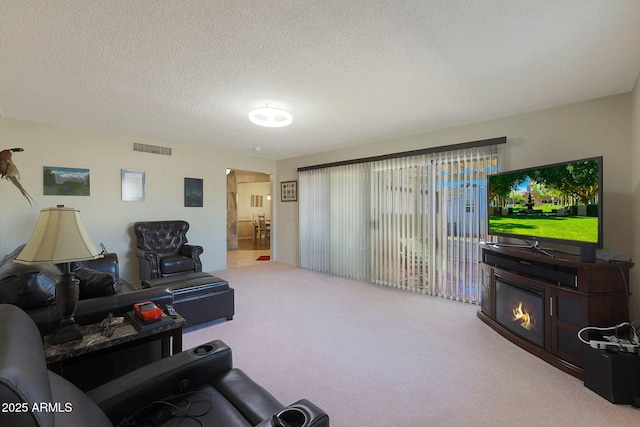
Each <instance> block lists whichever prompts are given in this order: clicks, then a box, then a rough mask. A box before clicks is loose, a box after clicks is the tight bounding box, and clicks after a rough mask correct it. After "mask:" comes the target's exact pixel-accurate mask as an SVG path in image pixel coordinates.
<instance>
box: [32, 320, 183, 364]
mask: <svg viewBox="0 0 640 427" xmlns="http://www.w3.org/2000/svg"><path fill="white" fill-rule="evenodd" d="M162 316H163V318H166V317H167V315H166V314H164V313H163V314H162ZM185 323H186V321H185V319H184V318H183V317H182V316H180V315H178V318H177V319H175V320H174V321H173V322H171V323H168V324H163V325H161V326H158V327H157V328H153V329H149V330H147V331H141V332H138V331H137V330H136V329H135V328H134V327H133V325H131V323H130V322H129V321H128V320H127V318H126V317H125V318H124V320H123V321H122V323H120V324H118V325H115V330H114V331H113V335H111V336H107V335H105V334H103V333H102V331H103V328H101V327H100V324H99V323H95V324H91V325H86V326H82V341H80V340H75V341H68V342H65V343H60V344H53V343H52V342H51V339H52V335H47V336H45V337H44V353H45V356H46V358H47V363H54V362H59V361H61V360H65V359H70V358H72V357H77V356H80V355H82V354H85V353H91V352H93V351H98V350H102V349H105V348H109V347H113V346H116V345H119V344H124V343H127V342H129V341H133V340H137V339H141V338H145V337H148V336H152V335H155V334H159V333H162V332H166V331H170V330H173V329H177V328H180V327H183V326H184V324H185Z"/></svg>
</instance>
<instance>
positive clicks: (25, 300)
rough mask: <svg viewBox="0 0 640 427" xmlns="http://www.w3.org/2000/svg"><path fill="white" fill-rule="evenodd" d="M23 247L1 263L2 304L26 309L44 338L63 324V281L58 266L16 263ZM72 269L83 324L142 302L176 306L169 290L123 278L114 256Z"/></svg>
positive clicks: (120, 312) (119, 312)
mask: <svg viewBox="0 0 640 427" xmlns="http://www.w3.org/2000/svg"><path fill="white" fill-rule="evenodd" d="M23 247H24V245H23V246H19V247H17V248H16V249H14V250H13V251H12V252H11V253H9V254H8V255H6V256H5V257H4V258H3V259H2V261H0V303H7V304H13V305H16V306H18V307H20V308H22V309H23V310H25V311H26V312H27V313H28V314H29V316H31V318H32V319H33V320H34V322H35V323H36V325H37V326H38V329H39V330H40V334H41V335H43V336H44V335H47V334H50V333H52V332H53V331H54V330H55V329H56V328H57V327H58V326H59V325H60V313H59V312H58V308H57V307H56V304H55V285H56V283H57V282H58V281H59V280H60V276H61V271H60V269H59V268H58V267H57V266H55V265H48V264H40V265H24V264H16V263H14V262H13V260H14V259H15V258H16V257H17V256H18V254H19V253H20V251H21V250H22V248H23ZM71 267H72V270H74V271H75V272H76V277H77V278H79V279H80V301H78V306H77V308H76V312H75V318H76V322H77V323H79V324H81V325H87V324H91V323H97V322H100V321H101V320H102V319H104V318H105V316H106V314H107V313H109V312H112V313H113V314H114V315H116V316H123V315H124V313H125V312H126V311H130V310H131V307H132V306H133V304H134V303H137V302H141V301H153V302H155V303H156V304H159V305H161V306H162V307H164V305H165V304H172V303H173V293H172V292H171V290H170V289H168V288H167V287H155V288H151V289H142V290H138V289H136V288H135V287H133V286H132V285H131V284H130V283H129V282H127V281H126V280H123V279H122V278H120V274H119V273H120V272H119V263H118V256H117V255H116V254H115V253H106V254H104V256H103V257H102V258H99V259H96V260H91V261H83V262H77V263H73V265H72V266H71Z"/></svg>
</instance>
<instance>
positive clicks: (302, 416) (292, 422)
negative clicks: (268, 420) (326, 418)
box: [273, 407, 309, 427]
mask: <svg viewBox="0 0 640 427" xmlns="http://www.w3.org/2000/svg"><path fill="white" fill-rule="evenodd" d="M308 425H309V416H308V415H307V413H306V412H305V411H303V410H302V409H300V408H295V407H288V408H285V409H283V410H282V411H280V412H278V413H277V414H276V415H274V417H273V426H274V427H306V426H308Z"/></svg>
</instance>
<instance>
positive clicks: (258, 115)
mask: <svg viewBox="0 0 640 427" xmlns="http://www.w3.org/2000/svg"><path fill="white" fill-rule="evenodd" d="M249 120H251V122H253V123H255V124H257V125H258V126H266V127H269V128H281V127H285V126H289V125H290V124H291V122H292V121H293V116H292V115H291V114H290V113H289V112H287V111H284V110H283V109H281V108H276V107H269V106H268V105H267V106H266V107H260V108H254V109H253V110H251V111H249Z"/></svg>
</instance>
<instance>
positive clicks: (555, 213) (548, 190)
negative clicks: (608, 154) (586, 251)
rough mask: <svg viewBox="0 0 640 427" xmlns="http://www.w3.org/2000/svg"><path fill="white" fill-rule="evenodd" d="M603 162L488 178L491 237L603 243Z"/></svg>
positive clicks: (596, 159) (578, 162)
mask: <svg viewBox="0 0 640 427" xmlns="http://www.w3.org/2000/svg"><path fill="white" fill-rule="evenodd" d="M599 169H600V161H599V159H598V158H594V159H586V160H579V161H575V162H570V163H563V164H558V165H550V166H542V167H538V168H531V169H526V170H520V171H514V172H505V173H499V174H496V175H491V176H489V203H490V204H489V234H494V235H504V236H514V237H520V238H523V239H526V238H531V239H546V240H549V239H551V240H561V241H571V242H590V243H599V236H600V231H599V227H600V223H599V206H598V204H599V202H600V200H599V198H600V185H601V179H600V170H599Z"/></svg>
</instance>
